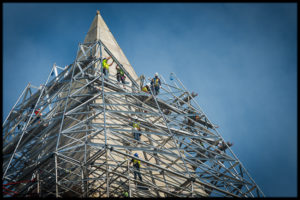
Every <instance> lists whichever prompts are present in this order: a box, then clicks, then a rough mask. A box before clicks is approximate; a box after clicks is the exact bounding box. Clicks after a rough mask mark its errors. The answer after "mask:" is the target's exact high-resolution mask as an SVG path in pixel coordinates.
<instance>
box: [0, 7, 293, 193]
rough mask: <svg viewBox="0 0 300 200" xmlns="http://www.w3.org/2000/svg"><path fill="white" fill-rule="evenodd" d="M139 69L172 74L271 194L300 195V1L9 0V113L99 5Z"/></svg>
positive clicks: (70, 51) (70, 46)
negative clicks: (299, 134)
mask: <svg viewBox="0 0 300 200" xmlns="http://www.w3.org/2000/svg"><path fill="white" fill-rule="evenodd" d="M97 9H100V12H101V15H102V17H103V18H104V20H105V22H106V24H107V25H108V27H109V28H110V30H111V32H112V34H113V35H114V37H115V38H116V40H117V42H118V43H119V45H120V47H121V48H122V50H123V52H124V53H125V55H126V56H127V58H128V60H129V62H130V63H131V64H132V66H133V67H134V69H135V71H136V72H137V74H138V75H141V74H145V75H146V76H153V74H154V73H155V72H158V73H160V74H162V75H163V76H164V77H168V76H169V74H170V72H175V73H176V74H177V76H178V77H179V79H180V80H181V81H182V82H183V83H184V84H185V86H186V87H187V88H188V89H189V90H190V91H195V92H197V93H198V94H199V95H198V97H197V98H196V100H197V101H198V103H199V104H200V106H201V108H202V110H203V111H204V112H205V113H206V114H207V116H208V118H209V119H210V120H211V121H212V122H213V123H216V124H218V125H219V126H220V128H219V129H218V131H219V133H220V134H221V135H222V136H223V138H224V139H225V140H229V141H232V142H234V146H233V147H232V150H233V151H234V153H235V154H236V155H237V157H238V158H239V159H240V160H241V162H242V163H243V165H244V166H245V167H246V168H247V170H248V171H249V173H250V175H251V176H252V178H253V179H254V180H255V182H256V183H257V184H258V185H259V187H260V188H261V189H262V190H263V192H264V193H265V195H266V196H268V197H295V196H297V4H296V3H265V4H264V3H225V4H224V3H157V4H154V3H142V4H137V3H124V4H121V3H104V4H103V3H98V4H94V3H87V4H84V3H77V4H76V3H65V4H63V3H35V4H32V3H31V4H29V3H26V4H22V3H6V4H3V77H2V78H3V79H2V80H3V81H2V82H3V97H2V98H3V105H2V106H3V114H2V118H3V120H4V119H5V118H6V116H7V115H8V113H9V111H10V109H11V108H12V107H13V105H14V104H15V102H16V101H17V99H18V97H19V96H20V94H21V92H22V91H23V89H24V88H25V87H26V85H27V83H29V82H30V83H31V84H33V85H36V86H39V85H40V84H42V83H45V81H46V79H47V77H48V75H49V72H50V70H51V67H52V65H53V63H54V62H55V63H56V64H57V65H59V66H62V67H64V66H65V65H67V64H70V63H72V62H73V61H74V59H75V56H76V52H77V45H78V43H79V42H83V40H84V37H85V35H86V33H87V31H88V29H89V27H90V24H91V22H92V20H93V19H94V17H95V14H96V10H97Z"/></svg>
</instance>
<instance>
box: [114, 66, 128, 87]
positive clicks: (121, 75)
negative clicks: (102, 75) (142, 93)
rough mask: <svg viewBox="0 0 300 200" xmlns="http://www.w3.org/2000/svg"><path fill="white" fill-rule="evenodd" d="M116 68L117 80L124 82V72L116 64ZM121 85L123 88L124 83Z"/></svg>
mask: <svg viewBox="0 0 300 200" xmlns="http://www.w3.org/2000/svg"><path fill="white" fill-rule="evenodd" d="M116 70H117V81H118V82H122V83H123V84H125V78H126V76H125V72H124V71H123V70H122V69H121V68H120V67H119V66H118V65H116ZM123 87H124V89H125V85H123Z"/></svg>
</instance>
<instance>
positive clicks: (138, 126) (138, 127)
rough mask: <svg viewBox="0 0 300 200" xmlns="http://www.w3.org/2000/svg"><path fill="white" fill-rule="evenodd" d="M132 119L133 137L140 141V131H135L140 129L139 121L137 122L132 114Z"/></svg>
mask: <svg viewBox="0 0 300 200" xmlns="http://www.w3.org/2000/svg"><path fill="white" fill-rule="evenodd" d="M133 119H134V121H133V125H132V127H133V136H134V139H136V140H137V141H140V139H141V138H140V137H141V133H139V132H135V131H141V128H140V122H137V117H136V116H134V117H133Z"/></svg>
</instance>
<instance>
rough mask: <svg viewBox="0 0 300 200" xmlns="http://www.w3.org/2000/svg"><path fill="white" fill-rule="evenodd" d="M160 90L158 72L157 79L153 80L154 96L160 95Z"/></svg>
mask: <svg viewBox="0 0 300 200" xmlns="http://www.w3.org/2000/svg"><path fill="white" fill-rule="evenodd" d="M159 88H161V82H160V79H159V78H158V73H157V72H156V73H155V77H154V78H153V79H152V80H151V89H152V91H153V93H154V95H158V93H159Z"/></svg>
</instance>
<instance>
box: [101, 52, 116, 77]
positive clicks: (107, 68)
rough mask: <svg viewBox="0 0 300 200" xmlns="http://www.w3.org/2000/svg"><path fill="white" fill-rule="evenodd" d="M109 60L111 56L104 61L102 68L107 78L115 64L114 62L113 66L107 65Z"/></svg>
mask: <svg viewBox="0 0 300 200" xmlns="http://www.w3.org/2000/svg"><path fill="white" fill-rule="evenodd" d="M109 59H111V56H109V57H108V58H103V59H102V68H103V70H102V72H103V74H104V75H105V76H107V75H108V74H109V66H111V65H112V64H113V63H114V61H112V63H111V64H107V61H108V60H109Z"/></svg>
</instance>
